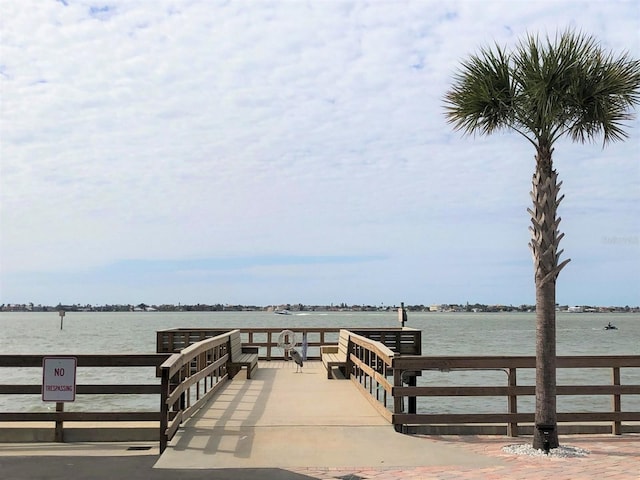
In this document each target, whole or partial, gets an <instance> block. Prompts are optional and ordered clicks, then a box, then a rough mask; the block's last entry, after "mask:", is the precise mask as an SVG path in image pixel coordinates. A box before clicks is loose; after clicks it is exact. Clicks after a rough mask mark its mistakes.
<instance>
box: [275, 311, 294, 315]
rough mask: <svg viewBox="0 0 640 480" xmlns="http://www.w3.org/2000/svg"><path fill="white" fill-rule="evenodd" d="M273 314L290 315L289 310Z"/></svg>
mask: <svg viewBox="0 0 640 480" xmlns="http://www.w3.org/2000/svg"><path fill="white" fill-rule="evenodd" d="M274 313H275V314H276V315H291V312H290V311H289V310H276V311H275V312H274Z"/></svg>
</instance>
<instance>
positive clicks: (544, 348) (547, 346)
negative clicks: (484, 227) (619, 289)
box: [445, 30, 640, 449]
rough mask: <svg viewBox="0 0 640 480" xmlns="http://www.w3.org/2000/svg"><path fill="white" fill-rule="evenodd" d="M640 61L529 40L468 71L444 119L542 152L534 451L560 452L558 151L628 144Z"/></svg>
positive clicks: (575, 41) (536, 213)
mask: <svg viewBox="0 0 640 480" xmlns="http://www.w3.org/2000/svg"><path fill="white" fill-rule="evenodd" d="M639 89H640V62H639V61H638V60H635V59H632V58H630V57H629V56H628V54H626V53H625V54H623V55H620V56H614V55H613V54H612V53H609V52H605V51H604V50H603V49H602V48H601V46H600V45H599V44H598V42H596V40H595V39H594V38H593V37H591V36H588V35H585V34H583V33H576V32H574V31H572V30H567V31H564V32H562V33H559V34H557V35H556V37H555V38H554V39H551V38H549V37H547V38H546V39H545V41H540V39H539V38H538V37H537V36H533V35H528V36H527V37H526V38H525V39H524V40H522V41H521V42H520V43H519V44H518V45H517V46H516V48H515V49H514V50H513V51H511V52H507V51H506V50H505V49H502V48H500V47H499V46H496V47H495V49H493V50H492V49H489V48H483V49H481V50H480V52H479V54H476V55H472V56H470V57H469V59H467V60H466V61H464V62H462V64H461V68H460V69H459V70H458V72H457V73H456V74H455V77H454V81H453V86H452V87H451V89H450V90H449V91H448V92H447V93H446V95H445V109H446V116H447V120H448V122H449V123H451V124H452V125H453V127H454V129H456V130H460V131H462V132H463V133H465V134H472V133H479V134H482V135H488V134H491V133H493V132H495V131H498V130H503V129H510V130H513V131H515V132H517V133H519V134H520V135H522V136H523V137H524V138H526V139H527V140H528V141H529V142H531V144H532V145H533V146H534V147H535V149H536V156H535V161H536V165H535V172H534V174H533V181H532V184H533V186H532V190H531V198H532V199H533V208H530V209H528V212H529V213H530V215H531V223H532V225H531V226H530V227H529V230H530V231H531V242H530V243H529V247H530V249H531V252H532V254H533V263H534V277H535V285H536V410H535V422H536V425H537V426H541V425H549V426H551V427H552V431H551V432H550V433H548V434H545V433H543V432H541V431H540V429H539V428H536V429H534V438H533V446H534V448H538V449H539V448H542V447H543V446H544V443H545V435H548V437H546V440H547V441H548V442H549V443H548V444H547V446H548V447H549V448H556V447H557V446H558V433H557V415H556V329H555V307H556V298H555V294H556V279H557V277H558V274H559V273H560V270H562V268H563V267H564V266H565V265H566V264H567V263H568V262H569V260H568V259H567V260H564V261H562V262H560V260H559V259H560V255H561V254H562V250H560V249H559V243H560V240H561V239H562V237H563V234H561V233H560V232H559V230H558V226H559V223H560V218H559V217H557V208H558V205H559V203H560V202H561V201H562V198H563V197H559V196H558V191H559V189H560V186H561V184H562V182H558V175H557V173H556V171H555V170H554V168H553V162H552V154H553V147H554V144H555V142H556V141H557V140H558V139H560V138H561V137H563V136H568V137H569V138H571V139H572V140H573V141H578V142H582V143H584V142H586V141H593V140H595V138H596V137H597V136H600V134H602V137H603V145H606V144H608V143H609V142H612V141H617V140H623V139H624V138H626V137H627V134H626V132H625V131H624V129H623V126H624V125H623V123H624V122H625V121H627V120H630V119H632V118H633V115H632V114H631V113H630V110H631V108H633V107H634V106H635V105H637V104H638V102H639V100H640V91H639Z"/></svg>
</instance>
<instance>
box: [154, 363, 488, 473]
mask: <svg viewBox="0 0 640 480" xmlns="http://www.w3.org/2000/svg"><path fill="white" fill-rule="evenodd" d="M460 462H463V463H464V464H465V465H466V466H469V467H485V466H489V465H495V464H497V463H500V460H496V459H491V458H487V457H486V456H482V455H477V454H469V453H468V452H465V454H464V455H461V451H460V450H459V449H458V448H457V447H455V446H449V445H440V444H433V443H431V442H429V441H428V440H427V439H425V438H420V437H416V436H409V435H402V434H399V433H396V432H395V431H394V429H393V426H392V425H390V424H389V423H388V422H387V421H386V420H385V419H384V418H382V417H381V416H380V414H379V413H378V412H377V411H376V410H375V408H374V407H373V406H371V405H370V404H369V402H368V401H367V400H366V398H365V397H364V396H363V395H362V394H361V393H360V392H359V391H358V389H357V388H355V387H354V385H353V384H352V382H349V381H338V380H329V379H327V378H326V372H325V368H324V366H323V365H322V362H320V361H313V362H305V365H304V368H303V370H302V373H296V372H295V363H294V362H292V361H288V362H285V361H271V362H261V363H260V365H259V368H258V369H257V370H256V371H255V377H254V378H252V379H251V380H247V379H246V376H245V374H244V372H243V373H241V374H239V375H238V376H236V377H235V378H234V379H233V380H232V381H230V382H228V384H227V385H225V388H224V389H223V390H221V391H220V392H219V393H218V394H217V395H216V396H215V397H214V399H213V400H212V401H211V402H210V403H209V404H208V405H207V406H206V407H205V408H203V409H201V410H200V411H199V412H198V413H196V414H195V415H194V416H193V417H192V418H191V419H189V420H188V421H186V422H185V423H184V424H183V426H182V427H181V428H180V430H179V431H178V433H177V435H176V436H175V437H174V438H173V440H172V441H171V442H170V443H169V445H168V448H167V449H166V450H165V452H164V453H163V454H162V456H161V457H160V459H159V460H158V462H157V464H156V468H296V467H324V468H327V467H336V468H339V467H357V466H378V467H392V466H423V465H446V464H450V463H457V464H460Z"/></svg>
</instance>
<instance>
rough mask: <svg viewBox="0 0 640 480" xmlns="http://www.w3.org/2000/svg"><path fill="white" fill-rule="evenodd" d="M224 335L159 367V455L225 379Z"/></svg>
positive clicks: (226, 345)
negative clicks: (183, 423)
mask: <svg viewBox="0 0 640 480" xmlns="http://www.w3.org/2000/svg"><path fill="white" fill-rule="evenodd" d="M234 332H236V333H237V330H232V331H227V332H225V333H221V334H220V335H217V336H215V337H212V338H208V339H205V340H202V341H199V342H198V343H195V344H193V345H190V346H188V347H186V348H184V349H183V350H182V351H181V352H179V353H174V354H173V355H171V356H170V357H169V358H168V359H167V360H166V361H165V362H164V363H163V364H162V365H161V366H160V376H161V379H162V380H161V382H162V385H161V394H160V409H161V411H160V452H161V453H162V452H163V451H164V450H165V448H166V447H167V443H168V442H169V441H170V440H171V439H172V438H173V436H174V435H175V433H176V431H177V430H178V427H179V426H180V424H181V423H182V422H183V421H185V420H187V419H188V418H189V417H190V416H191V415H193V413H194V412H195V411H196V410H197V409H198V408H200V407H201V406H202V405H203V404H204V403H205V402H207V400H209V398H210V397H211V396H212V395H213V394H214V393H215V392H217V391H218V390H219V389H220V387H221V385H222V384H223V383H224V381H225V380H227V379H228V372H227V363H228V362H229V361H230V358H229V352H230V348H231V346H230V337H231V335H232V334H233V333H234Z"/></svg>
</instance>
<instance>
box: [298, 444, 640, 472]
mask: <svg viewBox="0 0 640 480" xmlns="http://www.w3.org/2000/svg"><path fill="white" fill-rule="evenodd" d="M428 438H429V440H430V441H436V442H447V443H450V444H455V445H456V446H458V447H461V448H463V449H468V450H469V452H474V453H479V454H482V455H487V456H491V457H499V458H500V459H501V460H503V462H504V465H501V466H493V467H487V468H480V469H479V468H475V469H470V468H465V467H460V466H457V465H446V466H431V467H415V468H402V467H388V468H375V469H372V468H370V467H368V468H367V467H363V468H356V469H354V468H350V469H312V468H308V469H296V470H295V472H297V473H300V474H304V475H308V476H310V477H313V478H317V479H320V480H336V479H341V480H363V479H375V480H399V479H410V480H417V479H421V480H431V479H433V480H470V479H482V480H494V479H495V480H497V479H500V480H502V479H514V480H534V479H535V480H540V479H553V480H583V479H603V480H640V435H637V434H630V435H629V434H628V435H624V436H621V437H615V436H567V437H561V438H560V443H561V445H567V446H569V445H570V446H573V447H579V448H581V449H584V450H588V451H589V452H590V453H589V455H587V456H585V457H568V458H558V457H544V456H542V457H532V456H527V455H514V454H510V453H506V452H504V451H503V450H502V448H503V447H504V446H507V445H512V444H518V443H527V442H528V441H530V439H529V438H514V439H511V438H505V437H493V436H446V437H428Z"/></svg>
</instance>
